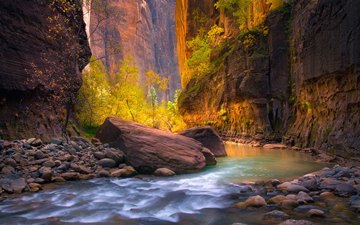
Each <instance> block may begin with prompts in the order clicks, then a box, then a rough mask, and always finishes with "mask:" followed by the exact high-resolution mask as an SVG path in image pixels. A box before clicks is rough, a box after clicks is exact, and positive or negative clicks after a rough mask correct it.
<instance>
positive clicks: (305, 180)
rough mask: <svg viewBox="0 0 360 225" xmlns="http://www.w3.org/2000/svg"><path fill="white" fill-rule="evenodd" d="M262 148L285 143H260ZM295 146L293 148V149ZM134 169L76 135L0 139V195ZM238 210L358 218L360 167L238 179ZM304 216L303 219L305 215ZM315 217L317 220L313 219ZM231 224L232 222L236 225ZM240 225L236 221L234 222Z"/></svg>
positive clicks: (114, 151) (290, 217) (283, 219)
mask: <svg viewBox="0 0 360 225" xmlns="http://www.w3.org/2000/svg"><path fill="white" fill-rule="evenodd" d="M263 147H264V148H268V149H279V148H285V147H286V145H281V144H264V145H263ZM295 150H296V149H295ZM138 172H139V173H141V172H140V171H137V170H136V169H134V167H132V166H131V165H129V163H128V162H127V160H126V154H125V153H124V152H123V151H121V150H120V149H118V148H113V147H110V146H109V145H108V144H102V143H101V142H100V141H99V140H98V139H96V138H94V139H92V140H91V141H89V140H87V139H85V138H81V137H74V138H72V139H71V141H70V142H69V143H67V142H65V141H64V140H60V139H53V140H52V141H51V143H43V142H42V141H41V140H40V139H36V138H31V139H27V140H16V141H4V140H0V193H1V194H0V199H1V198H5V197H7V196H10V195H12V194H20V193H23V192H38V191H40V190H42V188H44V187H45V185H46V184H50V183H61V182H66V181H74V180H87V179H92V178H98V177H119V178H122V177H131V176H135V175H137V174H138ZM152 174H153V175H155V176H173V175H176V173H175V172H174V171H172V170H170V169H168V168H165V167H164V168H158V169H156V170H155V171H154V172H153V173H152ZM238 188H239V193H238V195H237V196H236V197H237V199H238V200H239V202H238V203H237V204H236V205H234V208H237V209H238V210H260V211H261V212H264V215H263V220H266V221H269V224H279V223H281V224H282V225H291V224H296V225H312V224H316V222H317V220H320V219H324V220H326V219H329V220H332V221H333V220H335V221H336V220H339V221H341V219H339V218H336V217H334V215H336V214H338V213H340V214H341V213H342V212H343V210H344V209H345V208H346V209H351V210H352V211H351V212H352V213H353V214H355V215H357V218H360V167H356V166H351V167H345V166H339V165H336V166H334V167H333V168H324V169H322V170H320V171H317V172H313V173H310V174H307V175H304V176H302V177H300V178H297V179H294V180H292V181H280V180H276V179H275V180H270V181H261V182H249V183H241V184H238ZM304 218H305V220H304ZM311 221H313V222H314V221H315V223H313V222H311ZM234 225H235V224H234ZM237 225H238V224H237Z"/></svg>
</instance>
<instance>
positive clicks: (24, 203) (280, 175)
mask: <svg viewBox="0 0 360 225" xmlns="http://www.w3.org/2000/svg"><path fill="white" fill-rule="evenodd" d="M226 149H227V153H228V155H229V156H228V157H224V158H219V159H218V164H217V165H216V166H214V167H209V168H206V169H205V170H204V171H201V172H198V173H193V174H185V175H178V176H174V177H170V178H159V177H152V176H141V177H135V178H128V179H110V178H102V179H94V180H90V181H77V182H69V183H66V184H62V185H56V186H52V187H50V188H48V189H46V190H44V191H41V192H39V193H27V194H23V195H20V196H16V197H13V198H9V199H6V200H3V201H2V202H0V224H117V225H133V224H134V225H135V224H136V225H162V224H180V225H185V224H186V225H190V224H191V225H192V224H194V225H202V224H204V225H230V224H232V223H234V222H244V223H247V224H267V223H266V222H264V221H262V220H261V217H260V216H259V213H263V210H265V209H259V210H257V211H251V210H250V211H249V210H248V211H244V210H242V211H241V210H240V209H237V208H235V207H233V206H234V204H235V203H237V202H239V201H240V200H242V197H241V196H240V195H239V190H240V189H241V188H242V187H243V185H241V183H243V182H254V181H259V180H269V179H275V178H276V179H289V178H293V177H296V176H301V175H304V174H306V173H309V172H312V171H315V170H318V169H321V168H322V167H324V166H325V165H324V164H318V163H315V162H313V161H312V160H311V158H310V157H309V156H308V155H306V154H304V153H300V152H294V151H291V150H265V149H261V148H250V147H246V146H243V145H236V144H226Z"/></svg>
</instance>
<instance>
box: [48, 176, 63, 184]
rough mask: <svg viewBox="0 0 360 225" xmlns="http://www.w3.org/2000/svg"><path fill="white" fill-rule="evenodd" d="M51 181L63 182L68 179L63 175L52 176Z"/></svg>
mask: <svg viewBox="0 0 360 225" xmlns="http://www.w3.org/2000/svg"><path fill="white" fill-rule="evenodd" d="M51 181H52V182H57V183H61V182H65V181H66V180H65V179H64V178H62V177H53V178H51Z"/></svg>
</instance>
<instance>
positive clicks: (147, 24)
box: [90, 0, 180, 96]
mask: <svg viewBox="0 0 360 225" xmlns="http://www.w3.org/2000/svg"><path fill="white" fill-rule="evenodd" d="M94 2H95V1H93V4H95V5H94V6H93V10H92V13H91V22H90V24H91V28H90V33H92V36H91V44H90V45H91V49H92V52H93V54H94V56H95V57H96V58H101V59H102V62H103V63H104V65H105V66H106V67H107V69H108V70H109V73H110V74H114V72H116V71H117V70H118V65H119V60H121V59H123V58H124V57H126V56H128V55H131V56H132V57H134V60H135V61H136V64H137V65H138V66H139V69H140V72H141V74H144V73H145V72H146V71H147V70H153V71H155V72H156V73H159V74H161V75H162V76H163V77H168V78H169V94H170V95H171V96H172V95H173V94H174V92H175V90H177V89H179V88H180V76H179V70H178V60H177V51H176V33H175V0H147V1H145V0H133V1H127V0H120V1H114V0H106V1H100V2H99V3H98V4H100V5H96V3H94ZM99 8H101V10H100V13H98V12H97V11H98V10H99ZM104 12H105V13H104ZM104 14H105V15H104Z"/></svg>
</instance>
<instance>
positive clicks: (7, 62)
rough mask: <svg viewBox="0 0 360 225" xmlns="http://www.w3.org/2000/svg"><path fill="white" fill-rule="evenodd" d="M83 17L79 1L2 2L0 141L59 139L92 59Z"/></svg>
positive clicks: (0, 35)
mask: <svg viewBox="0 0 360 225" xmlns="http://www.w3.org/2000/svg"><path fill="white" fill-rule="evenodd" d="M52 3H54V4H52ZM64 8H67V9H68V11H65V12H63V11H62V10H63V9H64ZM82 17H83V13H82V10H81V4H80V1H77V0H66V1H47V0H38V1H35V0H31V1H28V2H27V3H26V4H24V1H20V0H4V1H1V3H0V49H1V51H0V61H1V63H0V137H2V138H7V139H16V138H30V137H33V136H36V137H41V138H43V139H50V137H52V136H58V135H60V134H61V127H62V122H61V121H63V119H64V105H65V104H66V103H68V102H70V100H71V98H74V96H75V95H76V93H77V91H78V89H79V88H80V85H81V70H82V69H83V68H84V67H85V66H86V64H87V63H88V60H89V58H90V49H89V46H88V42H87V35H86V32H85V24H84V22H83V19H82ZM55 23H56V24H57V25H58V26H55Z"/></svg>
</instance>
